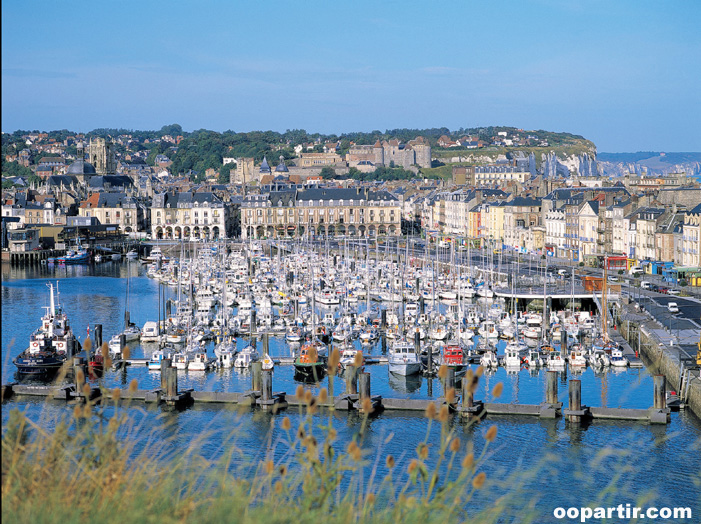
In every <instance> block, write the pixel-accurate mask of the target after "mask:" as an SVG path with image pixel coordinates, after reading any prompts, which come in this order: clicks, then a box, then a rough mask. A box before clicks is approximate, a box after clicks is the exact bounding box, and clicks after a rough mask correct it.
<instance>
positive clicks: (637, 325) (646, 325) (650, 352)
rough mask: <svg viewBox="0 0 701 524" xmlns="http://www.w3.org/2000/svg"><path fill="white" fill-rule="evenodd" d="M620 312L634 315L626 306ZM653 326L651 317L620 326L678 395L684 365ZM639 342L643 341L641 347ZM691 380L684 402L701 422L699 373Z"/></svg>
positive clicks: (647, 362) (634, 346)
mask: <svg viewBox="0 0 701 524" xmlns="http://www.w3.org/2000/svg"><path fill="white" fill-rule="evenodd" d="M619 308H620V310H621V311H627V312H631V311H632V308H630V307H626V306H624V305H621V306H619ZM653 322H654V320H652V319H650V318H649V317H648V320H646V321H640V322H633V321H622V322H620V332H621V334H622V335H623V336H624V337H625V339H626V340H627V341H628V342H629V344H630V345H631V347H632V348H634V349H635V350H636V351H637V352H639V354H640V357H641V358H642V359H643V361H644V362H645V365H646V367H648V368H651V369H652V370H653V371H654V372H659V373H661V374H663V375H664V376H665V378H666V379H667V382H668V383H669V384H671V385H672V387H673V388H674V389H675V391H677V392H680V391H679V390H680V386H681V384H680V381H681V376H682V370H683V368H684V364H683V363H682V362H681V360H680V359H679V358H678V356H676V355H674V354H673V353H672V352H671V351H670V348H669V346H668V345H667V344H664V343H663V342H662V340H660V338H659V337H658V336H657V335H656V334H655V333H654V332H653V331H652V329H651V328H652V327H654V325H653ZM638 337H639V339H638ZM638 340H640V343H639V345H638ZM692 377H693V378H692V379H691V381H690V383H689V389H688V395H687V397H686V399H685V402H686V405H687V406H688V407H689V408H690V409H691V410H692V411H693V412H694V414H695V415H696V416H697V417H699V418H701V377H700V376H699V372H698V371H696V372H694V371H692Z"/></svg>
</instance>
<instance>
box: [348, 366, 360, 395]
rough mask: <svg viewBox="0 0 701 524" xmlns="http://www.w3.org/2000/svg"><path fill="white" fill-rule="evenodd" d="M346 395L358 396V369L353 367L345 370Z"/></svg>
mask: <svg viewBox="0 0 701 524" xmlns="http://www.w3.org/2000/svg"><path fill="white" fill-rule="evenodd" d="M346 393H347V394H348V395H357V394H358V368H357V367H355V366H348V367H347V368H346Z"/></svg>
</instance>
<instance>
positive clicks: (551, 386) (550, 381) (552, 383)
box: [545, 371, 557, 404]
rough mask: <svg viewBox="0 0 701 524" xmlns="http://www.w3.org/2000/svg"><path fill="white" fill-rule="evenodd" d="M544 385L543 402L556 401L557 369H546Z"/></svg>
mask: <svg viewBox="0 0 701 524" xmlns="http://www.w3.org/2000/svg"><path fill="white" fill-rule="evenodd" d="M545 376H546V378H547V382H546V386H545V402H547V403H548V404H556V403H557V371H548V373H547V375H545Z"/></svg>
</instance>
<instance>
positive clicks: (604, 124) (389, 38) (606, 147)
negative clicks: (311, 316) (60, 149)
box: [2, 0, 701, 152]
mask: <svg viewBox="0 0 701 524" xmlns="http://www.w3.org/2000/svg"><path fill="white" fill-rule="evenodd" d="M700 26H701V2H697V1H675V2H663V1H654V2H653V1H644V0H643V1H640V0H638V1H615V2H611V1H609V0H588V1H568V0H532V1H527V0H515V1H506V0H501V1H500V0H494V1H474V2H473V1H468V0H462V1H444V2H426V1H421V2H412V1H386V2H378V1H369V2H364V1H355V2H316V1H307V0H304V1H273V0H258V1H254V0H240V1H233V0H232V1H214V0H210V1H207V0H201V1H194V0H193V1H191V2H180V1H170V2H133V1H128V0H126V1H122V0H120V1H113V2H102V1H98V2H81V1H76V2H56V1H26V0H3V2H2V130H3V131H6V132H7V131H14V130H16V129H40V130H51V129H63V128H67V129H71V130H76V131H89V130H91V129H94V128H98V127H121V128H127V129H160V127H161V126H163V125H165V124H171V123H179V124H181V125H182V126H183V127H184V128H185V129H186V130H188V131H191V130H194V129H200V128H206V129H213V130H217V131H224V130H226V129H233V130H235V131H250V130H254V129H264V130H267V129H272V130H277V131H284V130H285V129H293V128H304V129H306V130H307V131H309V132H316V131H318V132H322V133H342V132H347V131H371V130H374V129H380V130H385V129H392V128H399V127H409V128H424V127H441V126H446V127H449V128H451V129H457V128H459V127H475V126H487V125H512V126H516V127H522V128H524V129H547V130H551V131H568V132H572V133H575V134H581V135H583V136H585V137H586V138H589V139H591V140H593V141H594V143H595V144H596V145H597V148H598V150H599V151H611V152H614V151H640V150H662V151H701V125H700V124H701V94H700V93H701V31H700V30H699V27H700Z"/></svg>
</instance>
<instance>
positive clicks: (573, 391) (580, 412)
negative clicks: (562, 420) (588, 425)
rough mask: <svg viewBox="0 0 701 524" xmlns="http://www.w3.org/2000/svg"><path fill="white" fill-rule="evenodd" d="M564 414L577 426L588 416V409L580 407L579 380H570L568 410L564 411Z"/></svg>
mask: <svg viewBox="0 0 701 524" xmlns="http://www.w3.org/2000/svg"><path fill="white" fill-rule="evenodd" d="M564 414H565V415H566V416H567V420H569V421H570V422H572V423H574V424H579V423H580V422H582V420H583V419H584V418H588V417H589V415H590V413H589V408H587V407H586V406H582V381H581V380H579V379H572V380H570V403H569V409H566V410H564Z"/></svg>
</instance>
